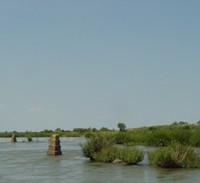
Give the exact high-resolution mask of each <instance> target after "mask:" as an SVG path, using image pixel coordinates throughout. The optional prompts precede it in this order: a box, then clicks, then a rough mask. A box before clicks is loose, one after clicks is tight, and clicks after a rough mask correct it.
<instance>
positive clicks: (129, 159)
mask: <svg viewBox="0 0 200 183" xmlns="http://www.w3.org/2000/svg"><path fill="white" fill-rule="evenodd" d="M120 151H121V153H120V156H121V157H119V159H121V160H122V162H125V163H126V164H128V165H135V164H137V163H139V162H141V161H142V160H143V159H144V151H143V150H139V149H136V148H124V149H121V150H120Z"/></svg>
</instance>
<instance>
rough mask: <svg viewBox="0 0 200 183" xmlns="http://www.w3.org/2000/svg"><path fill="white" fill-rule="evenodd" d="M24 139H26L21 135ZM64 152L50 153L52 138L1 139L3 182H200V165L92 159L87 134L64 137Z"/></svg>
mask: <svg viewBox="0 0 200 183" xmlns="http://www.w3.org/2000/svg"><path fill="white" fill-rule="evenodd" d="M21 140H22V139H21ZM60 140H61V146H62V152H63V155H62V156H56V157H55V156H47V155H46V152H47V149H48V138H38V139H37V141H36V140H35V141H33V142H31V143H28V142H25V143H22V142H20V139H18V143H16V144H13V143H10V139H0V162H1V163H0V183H7V182H9V183H12V182H13V183H21V182H28V183H35V182H40V183H55V182H57V183H64V182H70V183H71V182H72V183H105V182H109V183H130V182H134V183H149V182H152V183H161V182H162V183H163V182H164V183H172V182H176V183H188V182H195V183H196V182H199V180H198V179H199V178H200V176H199V175H200V170H198V169H159V168H152V167H150V166H149V165H148V161H147V157H145V159H144V161H143V162H142V163H141V164H140V165H139V166H126V165H119V164H104V163H91V162H89V160H87V159H86V158H84V157H83V156H82V153H81V148H80V146H79V144H80V143H81V142H84V141H85V139H83V138H61V139H60Z"/></svg>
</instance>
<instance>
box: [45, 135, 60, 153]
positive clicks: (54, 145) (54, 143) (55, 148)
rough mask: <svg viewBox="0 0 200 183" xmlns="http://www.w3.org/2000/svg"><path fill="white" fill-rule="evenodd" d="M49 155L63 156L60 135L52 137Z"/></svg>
mask: <svg viewBox="0 0 200 183" xmlns="http://www.w3.org/2000/svg"><path fill="white" fill-rule="evenodd" d="M47 155H62V151H61V146H60V137H59V135H58V134H53V135H52V136H51V138H50V141H49V149H48V151H47Z"/></svg>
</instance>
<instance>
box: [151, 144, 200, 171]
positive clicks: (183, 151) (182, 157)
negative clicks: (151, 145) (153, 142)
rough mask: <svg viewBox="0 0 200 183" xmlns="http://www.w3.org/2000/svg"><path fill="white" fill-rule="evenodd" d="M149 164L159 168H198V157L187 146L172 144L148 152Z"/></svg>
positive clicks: (199, 162) (199, 165)
mask: <svg viewBox="0 0 200 183" xmlns="http://www.w3.org/2000/svg"><path fill="white" fill-rule="evenodd" d="M148 157H149V163H150V165H153V166H157V167H161V168H199V167H200V157H199V155H198V154H197V153H196V152H195V151H194V149H193V148H191V147H189V146H184V145H181V144H173V145H170V146H168V147H162V148H159V149H157V150H155V151H153V152H150V153H148Z"/></svg>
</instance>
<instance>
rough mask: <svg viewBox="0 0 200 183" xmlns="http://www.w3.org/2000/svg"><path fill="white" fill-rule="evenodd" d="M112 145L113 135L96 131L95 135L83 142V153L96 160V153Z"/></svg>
mask: <svg viewBox="0 0 200 183" xmlns="http://www.w3.org/2000/svg"><path fill="white" fill-rule="evenodd" d="M112 146H113V140H112V136H111V135H109V134H106V133H96V134H95V135H94V136H91V137H90V138H89V139H88V140H87V142H86V143H85V144H81V147H82V152H83V155H84V156H85V157H88V158H90V159H91V160H94V154H95V153H98V152H100V151H101V150H102V149H104V148H107V147H112Z"/></svg>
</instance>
